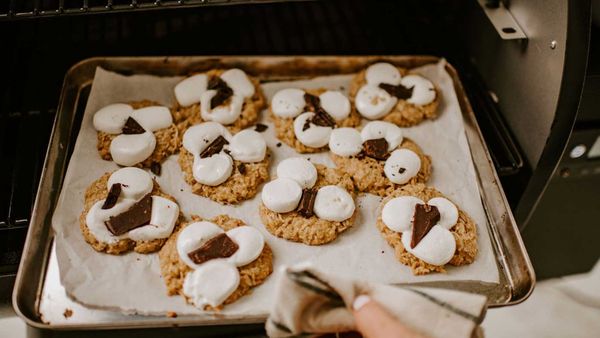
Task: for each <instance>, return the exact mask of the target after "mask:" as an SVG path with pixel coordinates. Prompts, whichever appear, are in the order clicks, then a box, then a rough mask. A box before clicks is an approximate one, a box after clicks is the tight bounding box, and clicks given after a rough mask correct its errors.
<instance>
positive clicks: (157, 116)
mask: <svg viewBox="0 0 600 338" xmlns="http://www.w3.org/2000/svg"><path fill="white" fill-rule="evenodd" d="M131 117H132V118H133V119H134V120H136V122H137V123H139V124H140V125H141V126H142V127H143V128H144V129H146V131H157V130H160V129H164V128H168V127H170V126H171V125H172V124H173V117H172V116H171V111H170V110H169V108H167V107H164V106H150V107H145V108H140V109H136V110H134V111H133V112H132V113H131Z"/></svg>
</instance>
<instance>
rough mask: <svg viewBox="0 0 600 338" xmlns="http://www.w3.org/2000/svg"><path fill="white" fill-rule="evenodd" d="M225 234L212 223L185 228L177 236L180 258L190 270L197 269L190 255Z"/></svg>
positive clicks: (198, 223) (195, 223)
mask: <svg viewBox="0 0 600 338" xmlns="http://www.w3.org/2000/svg"><path fill="white" fill-rule="evenodd" d="M222 233H224V231H223V229H221V228H220V227H219V226H218V225H216V224H215V223H212V222H207V221H201V222H194V223H191V224H189V225H188V226H186V227H185V228H183V230H181V232H179V235H177V253H178V254H179V258H180V259H181V260H182V261H183V262H184V263H185V264H186V265H187V266H189V267H190V268H192V269H197V268H198V267H199V266H200V265H201V264H196V263H194V261H192V259H191V258H190V257H189V256H188V254H189V253H190V252H192V251H194V250H196V249H199V248H201V247H202V246H203V245H204V244H206V242H207V241H208V240H210V239H211V238H213V237H215V236H217V235H220V234H222Z"/></svg>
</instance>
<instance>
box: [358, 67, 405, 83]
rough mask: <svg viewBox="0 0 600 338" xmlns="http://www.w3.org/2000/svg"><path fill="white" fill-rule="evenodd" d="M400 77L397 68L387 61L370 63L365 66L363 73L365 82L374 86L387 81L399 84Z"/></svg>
mask: <svg viewBox="0 0 600 338" xmlns="http://www.w3.org/2000/svg"><path fill="white" fill-rule="evenodd" d="M401 78H402V75H400V72H399V71H398V68H396V67H394V65H391V64H389V63H387V62H378V63H375V64H372V65H370V66H369V68H367V71H366V73H365V79H366V80H367V83H368V84H371V85H375V86H377V85H378V84H380V83H388V84H392V85H394V86H397V85H398V84H400V80H401Z"/></svg>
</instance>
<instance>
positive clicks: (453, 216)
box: [427, 197, 458, 230]
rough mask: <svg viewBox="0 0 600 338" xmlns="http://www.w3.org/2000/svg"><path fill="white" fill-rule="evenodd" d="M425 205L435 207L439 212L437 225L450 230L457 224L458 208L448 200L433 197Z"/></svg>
mask: <svg viewBox="0 0 600 338" xmlns="http://www.w3.org/2000/svg"><path fill="white" fill-rule="evenodd" d="M427 204H429V205H434V206H436V207H437V208H438V211H439V212H440V220H439V222H438V223H437V225H439V226H441V227H444V228H446V229H448V230H450V229H452V227H453V226H454V225H455V224H456V222H458V208H456V205H454V203H452V202H450V201H449V200H447V199H445V198H443V197H435V198H432V199H430V200H429V201H427Z"/></svg>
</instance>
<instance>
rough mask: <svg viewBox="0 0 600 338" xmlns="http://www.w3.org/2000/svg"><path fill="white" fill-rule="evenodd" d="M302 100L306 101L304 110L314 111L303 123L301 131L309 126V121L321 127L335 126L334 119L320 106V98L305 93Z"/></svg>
mask: <svg viewBox="0 0 600 338" xmlns="http://www.w3.org/2000/svg"><path fill="white" fill-rule="evenodd" d="M304 101H305V102H306V106H305V107H304V110H307V111H311V112H313V113H315V116H313V117H312V118H311V119H310V120H308V121H306V122H305V123H304V126H302V131H305V130H306V129H308V128H310V123H312V124H314V125H317V126H321V127H332V128H333V127H335V119H334V118H333V117H331V115H329V114H328V113H327V112H326V111H325V109H323V107H321V99H320V98H319V97H318V96H316V95H312V94H309V93H305V94H304Z"/></svg>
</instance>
